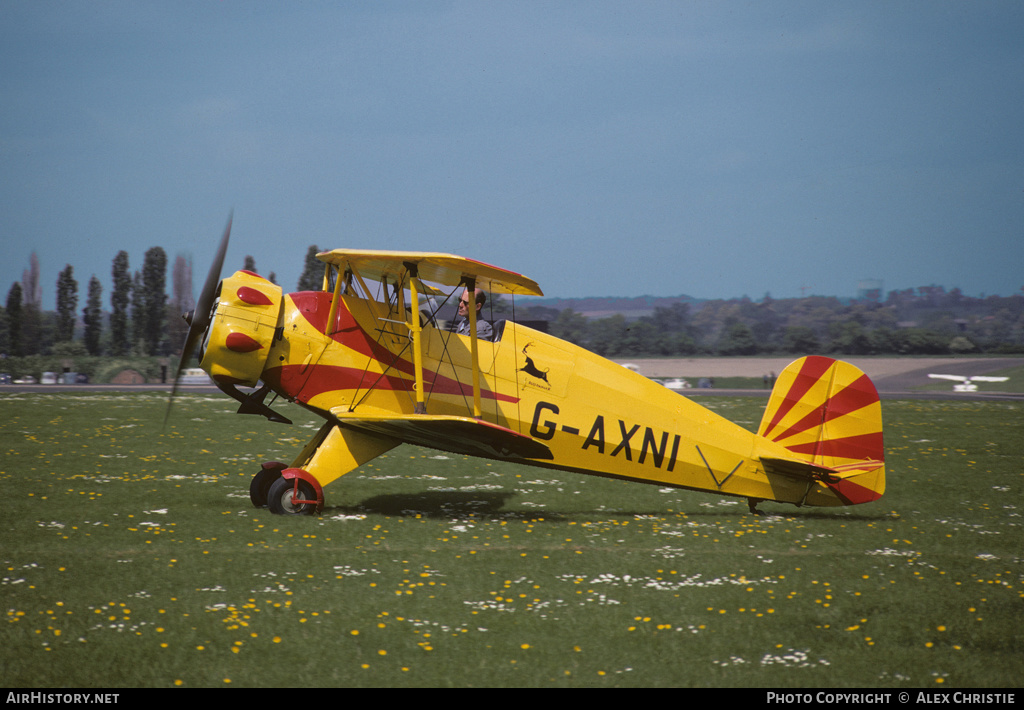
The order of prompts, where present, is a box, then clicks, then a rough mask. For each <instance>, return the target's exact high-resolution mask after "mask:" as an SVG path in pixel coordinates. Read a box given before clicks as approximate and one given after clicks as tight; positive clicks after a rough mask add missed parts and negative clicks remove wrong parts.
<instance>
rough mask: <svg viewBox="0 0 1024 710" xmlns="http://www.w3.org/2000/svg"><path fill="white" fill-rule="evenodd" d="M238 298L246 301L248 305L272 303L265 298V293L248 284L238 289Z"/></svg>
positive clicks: (267, 304)
mask: <svg viewBox="0 0 1024 710" xmlns="http://www.w3.org/2000/svg"><path fill="white" fill-rule="evenodd" d="M238 300H240V301H242V302H243V303H248V304H249V305H250V306H269V305H272V304H273V301H271V300H270V299H269V298H267V294H265V293H263V292H262V291H260V290H258V289H255V288H250V287H248V286H242V287H241V288H240V289H238Z"/></svg>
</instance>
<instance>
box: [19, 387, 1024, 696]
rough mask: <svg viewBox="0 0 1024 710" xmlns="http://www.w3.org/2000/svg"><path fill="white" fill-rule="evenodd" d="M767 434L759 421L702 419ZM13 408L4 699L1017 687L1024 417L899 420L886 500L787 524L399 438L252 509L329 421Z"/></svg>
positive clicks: (99, 400) (49, 399)
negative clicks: (114, 691)
mask: <svg viewBox="0 0 1024 710" xmlns="http://www.w3.org/2000/svg"><path fill="white" fill-rule="evenodd" d="M701 404H704V405H709V406H710V407H712V408H714V409H716V410H717V411H719V412H720V413H722V414H723V415H725V416H727V417H729V418H730V419H732V420H733V421H737V422H739V423H740V424H742V425H744V426H747V427H749V428H754V427H756V424H757V422H758V421H759V420H760V416H761V411H760V408H761V407H762V406H763V404H764V403H763V401H760V400H759V399H754V398H744V397H737V398H721V397H718V398H713V397H706V398H702V399H701ZM164 406H165V399H164V396H163V395H162V394H159V393H148V394H147V393H132V394H67V395H64V394H45V393H38V394H36V393H32V394H9V395H0V447H2V448H0V450H2V451H3V452H4V453H3V460H2V466H0V487H2V490H3V492H4V495H3V505H4V511H3V522H2V526H3V528H2V529H3V532H2V550H0V561H2V564H3V572H2V581H0V595H2V597H3V608H4V613H5V618H4V620H3V621H0V669H2V678H3V684H4V685H5V686H7V687H25V688H56V687H77V688H86V687H98V688H118V687H120V688H136V687H168V688H173V687H176V686H180V687H225V686H228V687H231V686H233V687H285V686H287V687H300V686H305V687H310V686H312V687H327V686H337V687H341V686H345V687H355V686H376V687H401V686H420V687H424V686H455V687H469V686H490V687H501V686H542V687H544V686H550V687H559V686H578V687H580V686H587V687H600V686H608V687H611V686H647V687H653V686H689V687H698V686H717V687H727V686H732V687H740V686H748V687H749V686H754V687H771V688H781V687H802V688H811V687H825V688H832V687H904V686H905V687H943V688H960V687H1000V686H1019V685H1020V679H1021V677H1022V674H1024V642H1022V640H1021V637H1020V634H1019V623H1020V619H1021V612H1022V610H1024V566H1022V559H1021V555H1022V544H1021V543H1022V541H1024V534H1022V527H1021V526H1022V524H1024V518H1022V517H1021V513H1022V509H1021V490H1022V488H1024V466H1022V462H1024V436H1022V433H1024V429H1022V423H1024V419H1022V405H1021V404H1020V403H1013V402H974V401H912V400H904V401H885V402H883V408H884V416H885V426H886V448H887V451H888V471H889V476H888V491H887V492H886V495H885V496H884V497H883V498H882V499H881V500H880V501H878V502H876V503H873V504H868V505H864V506H858V507H853V508H847V509H821V508H810V509H807V508H805V509H797V508H794V507H792V506H782V505H778V504H775V505H773V504H762V508H763V510H764V511H765V512H766V513H767V514H766V515H764V516H759V517H755V516H751V515H750V514H748V513H747V510H746V503H745V502H743V501H736V500H729V499H721V498H717V497H715V496H711V495H707V494H702V493H694V492H686V491H676V490H669V489H663V488H659V487H654V486H644V485H639V484H627V483H623V482H619V481H611V480H605V479H599V478H592V477H585V476H580V475H573V474H561V473H557V472H551V471H546V470H542V469H533V468H526V467H522V466H517V465H513V464H504V463H495V462H487V461H482V460H476V459H468V458H463V457H458V456H452V455H446V454H441V453H439V452H436V451H432V450H428V449H420V448H414V447H408V446H402V447H399V448H397V449H394V450H393V451H391V452H389V453H388V454H386V455H385V456H381V457H379V458H378V459H376V460H375V461H373V462H371V463H370V464H367V465H365V466H363V467H361V468H360V469H357V470H356V471H354V472H352V473H350V474H349V475H347V476H345V477H343V478H342V479H340V480H339V481H337V482H336V483H334V484H332V485H331V486H329V487H328V488H327V490H326V493H327V496H328V500H327V508H326V509H325V510H324V512H323V514H322V515H320V516H317V517H277V516H273V515H271V514H270V513H269V512H268V511H266V510H264V509H256V508H253V507H252V505H251V504H250V502H249V500H248V493H247V491H248V485H249V480H250V477H251V475H252V473H253V472H254V471H255V470H256V468H257V466H258V463H259V462H260V461H263V460H285V461H288V460H290V459H291V457H292V456H293V455H294V454H295V453H296V452H297V451H298V450H299V448H301V446H302V444H303V443H304V442H305V440H307V439H308V438H309V437H310V436H312V434H313V433H314V432H315V430H316V428H317V424H316V422H315V421H313V420H312V419H311V418H310V417H308V416H306V415H304V413H303V412H301V411H300V410H298V409H296V408H292V407H290V406H289V408H288V410H287V411H288V413H289V415H290V416H293V418H295V420H296V422H297V424H296V425H295V426H282V425H277V424H270V423H268V422H265V421H263V420H262V419H258V418H256V417H243V416H236V415H234V414H233V413H232V412H233V409H234V406H233V403H232V402H230V401H228V400H226V398H222V397H214V396H209V397H207V396H200V395H186V396H184V397H182V398H180V399H179V400H178V402H177V403H176V405H175V410H174V412H173V414H172V418H171V422H170V424H169V425H168V426H167V428H166V429H162V428H161V423H162V418H163V413H164Z"/></svg>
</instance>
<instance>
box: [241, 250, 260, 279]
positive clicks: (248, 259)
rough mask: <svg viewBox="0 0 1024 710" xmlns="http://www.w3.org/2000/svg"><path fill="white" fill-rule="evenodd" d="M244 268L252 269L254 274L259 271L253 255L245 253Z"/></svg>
mask: <svg viewBox="0 0 1024 710" xmlns="http://www.w3.org/2000/svg"><path fill="white" fill-rule="evenodd" d="M242 268H243V269H245V270H246V271H251V272H253V273H254V274H258V273H259V272H258V271H256V260H255V259H253V258H252V256H251V255H249V254H246V255H245V262H244V263H243V265H242Z"/></svg>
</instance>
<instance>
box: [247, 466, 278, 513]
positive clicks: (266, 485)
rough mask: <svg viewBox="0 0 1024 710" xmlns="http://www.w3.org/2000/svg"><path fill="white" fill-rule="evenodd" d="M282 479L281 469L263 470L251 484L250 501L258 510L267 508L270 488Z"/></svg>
mask: <svg viewBox="0 0 1024 710" xmlns="http://www.w3.org/2000/svg"><path fill="white" fill-rule="evenodd" d="M280 477H281V469H279V468H261V469H260V470H259V471H257V472H256V475H255V476H253V477H252V482H251V483H250V484H249V500H251V501H252V504H253V505H254V506H256V507H257V508H266V507H267V500H268V496H269V494H270V486H272V485H273V483H274V481H276V480H277V479H279V478H280Z"/></svg>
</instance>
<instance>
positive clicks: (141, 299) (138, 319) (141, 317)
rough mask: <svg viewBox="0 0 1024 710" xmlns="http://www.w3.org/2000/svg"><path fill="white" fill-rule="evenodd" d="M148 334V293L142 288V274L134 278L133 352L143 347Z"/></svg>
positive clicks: (139, 273)
mask: <svg viewBox="0 0 1024 710" xmlns="http://www.w3.org/2000/svg"><path fill="white" fill-rule="evenodd" d="M145 333H146V292H145V290H144V289H143V288H142V273H141V272H139V271H136V272H135V275H134V276H132V336H131V345H132V350H133V351H134V350H136V349H137V348H141V347H142V345H141V344H142V342H143V341H144V340H145Z"/></svg>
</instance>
